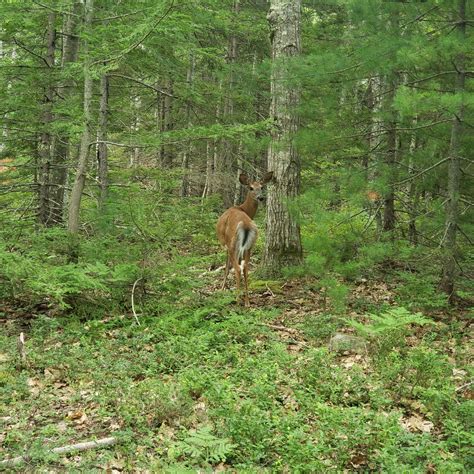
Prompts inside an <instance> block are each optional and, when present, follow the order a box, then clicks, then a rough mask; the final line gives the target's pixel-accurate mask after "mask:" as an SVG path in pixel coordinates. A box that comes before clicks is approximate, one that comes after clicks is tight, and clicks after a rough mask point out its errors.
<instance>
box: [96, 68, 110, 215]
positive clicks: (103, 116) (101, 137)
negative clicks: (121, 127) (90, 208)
mask: <svg viewBox="0 0 474 474" xmlns="http://www.w3.org/2000/svg"><path fill="white" fill-rule="evenodd" d="M108 106H109V78H108V76H107V74H103V75H102V77H101V78H100V106H99V128H98V130H97V141H98V142H99V143H98V145H97V175H98V178H99V206H100V207H101V208H102V207H103V206H104V204H105V200H106V199H107V194H108V191H109V189H108V187H109V181H108V175H109V165H108V154H107V143H105V142H106V141H107V118H108Z"/></svg>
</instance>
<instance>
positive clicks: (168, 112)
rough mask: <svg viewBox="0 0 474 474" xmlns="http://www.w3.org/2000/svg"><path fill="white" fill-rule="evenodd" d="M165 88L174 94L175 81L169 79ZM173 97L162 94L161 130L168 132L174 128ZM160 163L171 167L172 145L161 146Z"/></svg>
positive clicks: (165, 166) (164, 166)
mask: <svg viewBox="0 0 474 474" xmlns="http://www.w3.org/2000/svg"><path fill="white" fill-rule="evenodd" d="M164 89H165V90H166V91H167V92H168V93H169V94H173V82H172V81H171V80H168V81H167V82H166V84H165V87H164ZM172 100H173V98H172V97H170V95H165V94H161V96H160V132H161V133H166V132H169V131H170V130H172V129H173V123H172V119H171V117H172V111H173V101H172ZM160 164H161V166H162V167H163V168H171V166H172V165H173V154H172V151H171V148H170V145H165V144H162V145H161V146H160Z"/></svg>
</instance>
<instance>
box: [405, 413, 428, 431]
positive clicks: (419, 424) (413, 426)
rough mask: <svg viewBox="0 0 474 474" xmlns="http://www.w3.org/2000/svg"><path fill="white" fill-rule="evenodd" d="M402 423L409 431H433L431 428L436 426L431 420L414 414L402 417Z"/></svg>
mask: <svg viewBox="0 0 474 474" xmlns="http://www.w3.org/2000/svg"><path fill="white" fill-rule="evenodd" d="M401 424H402V426H403V427H404V428H405V429H406V430H407V431H410V432H412V433H413V432H421V433H431V430H432V429H433V428H434V425H433V423H431V421H428V420H425V419H423V418H422V417H421V416H419V415H412V416H410V417H409V418H405V419H402V420H401Z"/></svg>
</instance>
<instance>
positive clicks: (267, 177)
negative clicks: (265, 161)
mask: <svg viewBox="0 0 474 474" xmlns="http://www.w3.org/2000/svg"><path fill="white" fill-rule="evenodd" d="M272 179H273V171H268V173H265V175H264V177H263V179H262V184H267V183H269V182H270V181H271V180H272Z"/></svg>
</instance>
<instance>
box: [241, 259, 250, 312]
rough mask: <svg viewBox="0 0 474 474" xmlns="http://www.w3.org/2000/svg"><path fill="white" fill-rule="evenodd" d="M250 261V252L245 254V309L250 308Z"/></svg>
mask: <svg viewBox="0 0 474 474" xmlns="http://www.w3.org/2000/svg"><path fill="white" fill-rule="evenodd" d="M249 261H250V250H247V251H246V252H245V253H244V269H243V270H244V272H243V273H244V284H245V307H246V308H248V307H249V306H250V301H249Z"/></svg>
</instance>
